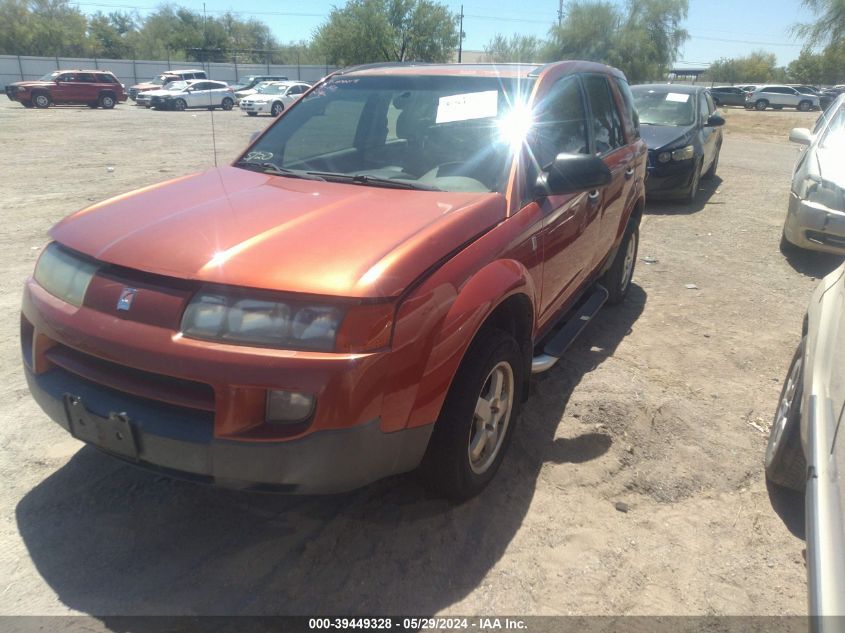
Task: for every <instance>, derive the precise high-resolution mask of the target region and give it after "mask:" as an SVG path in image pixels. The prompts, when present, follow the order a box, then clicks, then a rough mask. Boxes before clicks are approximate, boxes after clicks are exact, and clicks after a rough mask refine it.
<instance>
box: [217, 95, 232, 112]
mask: <svg viewBox="0 0 845 633" xmlns="http://www.w3.org/2000/svg"><path fill="white" fill-rule="evenodd" d="M234 106H235V102H234V101H232V100H231V99H230V98H229V97H226V98H225V99H223V103H222V104H221V106H220V107H222V108H223V109H224V110H226V111H227V112H228V111H229V110H231V109H232V108H233V107H234Z"/></svg>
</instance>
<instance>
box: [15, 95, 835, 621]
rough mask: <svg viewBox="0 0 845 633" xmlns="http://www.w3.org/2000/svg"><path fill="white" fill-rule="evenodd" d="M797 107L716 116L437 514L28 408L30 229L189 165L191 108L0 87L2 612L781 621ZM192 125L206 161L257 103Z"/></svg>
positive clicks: (818, 262)
mask: <svg viewBox="0 0 845 633" xmlns="http://www.w3.org/2000/svg"><path fill="white" fill-rule="evenodd" d="M816 116H817V114H814V113H807V114H803V113H793V112H786V111H783V112H772V111H768V112H763V113H759V112H746V111H744V110H740V109H730V110H728V111H727V119H728V126H727V127H726V136H725V143H724V147H723V149H722V157H721V162H720V166H719V173H718V176H717V178H716V179H714V180H712V181H709V182H707V181H704V185H703V186H704V187H705V190H704V191H702V192H701V196H700V199H699V202H698V203H697V205H696V206H695V207H694V208H687V207H684V206H680V205H676V204H668V203H667V204H660V205H657V204H653V205H650V206H649V208H648V209H647V213H646V217H645V220H644V224H643V227H642V232H641V235H642V243H641V247H640V257H645V256H650V257H653V258H656V259H657V260H658V261H657V263H654V264H645V263H644V262H642V261H639V262H638V264H637V270H636V272H635V286H634V287H633V288H632V291H631V294H630V299H629V301H628V302H627V303H626V304H624V305H623V306H621V307H619V308H613V309H606V310H604V311H603V312H602V313H601V314H600V315H599V316H598V317H597V319H596V321H595V322H594V323H593V324H592V325H591V326H590V327H589V328H588V329H587V330H586V331H585V333H584V334H583V335H582V337H581V338H580V339H579V340H578V341H577V342H576V344H575V345H574V346H573V347H572V349H571V351H570V352H569V353H568V355H567V357H566V358H565V359H564V362H561V363H560V364H559V365H558V366H557V367H556V368H555V369H553V370H552V371H550V372H549V373H548V374H546V375H544V376H542V377H541V378H540V379H538V380H537V381H536V384H535V385H534V394H533V396H532V398H531V399H530V401H529V402H528V403H527V405H526V407H525V408H524V410H523V415H522V417H521V420H520V428H518V429H517V433H516V435H515V438H514V443H513V444H512V447H511V451H510V453H509V455H508V457H507V459H506V460H505V462H504V464H503V467H502V470H501V471H500V474H499V476H498V478H497V479H496V480H495V482H494V484H493V485H491V486H490V487H489V488H488V489H487V490H486V491H485V492H484V493H483V494H482V495H481V496H480V497H478V498H477V499H474V500H473V501H471V502H469V503H466V504H464V505H461V506H452V505H450V504H448V503H446V502H444V501H441V500H438V499H435V498H431V497H429V496H428V495H427V494H426V493H425V492H424V491H423V490H421V489H420V488H419V487H418V485H417V484H416V483H415V482H414V481H413V478H411V477H398V478H394V479H391V480H388V481H383V482H380V483H377V484H375V485H373V486H370V487H368V488H366V489H364V490H360V491H358V492H354V493H351V494H347V495H342V496H334V497H323V498H294V497H279V496H272V495H260V494H249V493H238V492H233V491H228V490H218V489H213V488H207V487H200V486H195V485H192V484H188V483H182V482H177V481H172V480H169V479H165V478H162V477H158V476H155V475H151V474H148V473H146V472H142V471H139V470H136V469H134V468H132V467H129V466H125V465H122V464H121V463H119V462H117V461H114V460H112V459H110V458H109V457H106V456H104V455H102V454H100V453H98V452H97V451H95V450H92V449H90V448H84V447H83V446H82V444H81V443H79V442H77V441H76V440H73V439H72V438H70V437H69V436H68V435H67V434H66V433H65V432H64V431H62V430H61V429H60V428H58V427H57V426H56V425H54V424H53V423H52V422H50V421H49V420H48V419H47V417H46V416H45V415H44V414H43V413H42V412H41V410H40V409H39V408H38V407H37V406H36V405H35V403H34V402H33V401H32V399H31V398H30V397H29V394H28V391H27V388H26V385H25V382H24V378H23V375H22V373H21V370H20V350H19V343H18V311H19V301H20V291H21V286H22V283H23V280H24V279H25V277H26V276H27V275H28V274H29V273H30V272H31V270H32V267H33V265H34V262H35V260H36V257H37V255H38V253H39V249H40V248H41V247H42V246H43V244H44V243H45V241H46V234H45V232H46V230H47V229H48V227H49V226H50V225H51V224H53V223H54V222H55V221H57V220H58V219H60V218H61V217H63V216H64V215H66V214H67V213H69V212H71V211H74V210H76V209H79V208H81V207H84V206H87V205H88V204H90V203H92V202H94V201H98V200H101V199H103V198H106V197H108V196H112V195H115V194H118V193H121V192H123V191H127V190H130V189H134V188H137V187H141V186H144V185H148V184H151V183H154V182H157V181H160V180H162V179H166V178H171V177H176V176H179V175H182V174H187V173H190V172H194V171H197V170H202V169H205V168H207V167H209V166H210V165H212V163H213V153H212V137H211V134H210V132H211V127H210V122H211V121H210V118H211V117H210V115H209V113H208V112H204V111H197V112H187V113H177V112H155V111H151V110H145V109H139V108H136V107H133V106H127V105H121V106H119V107H118V108H116V109H115V110H113V111H103V110H89V109H88V108H74V107H69V108H51V109H49V110H43V111H39V110H25V109H24V108H22V107H20V106H19V105H16V104H13V103H10V102H8V101H4V102H2V103H0V146H2V147H4V148H5V150H6V151H5V153H4V156H5V158H3V159H2V163H0V192H2V196H0V214H1V215H0V218H1V219H2V222H3V226H4V227H5V228H4V230H3V232H2V233H0V240H2V241H1V242H0V253H1V254H0V257H2V265H0V288H2V293H0V315H2V323H3V327H2V329H0V354H2V358H0V372H2V373H0V385H2V386H0V444H2V451H0V477H2V481H3V486H2V489H0V516H2V524H0V578H2V579H3V581H2V583H0V614H7V615H8V614H55V615H59V614H68V613H85V614H94V615H100V616H106V615H117V614H189V615H193V614H314V613H331V614H367V613H370V614H397V613H404V614H432V613H448V614H522V615H527V614H606V615H616V614H703V615H712V614H772V615H778V614H803V613H805V612H806V582H805V571H804V565H803V561H802V549H803V547H804V543H803V541H802V540H801V532H802V529H803V528H802V518H801V514H800V513H801V507H800V504H801V499H800V498H796V497H788V496H782V495H778V494H774V493H773V494H772V495H770V493H769V491H767V488H766V484H765V480H764V477H763V472H762V457H763V451H764V447H765V441H766V433H767V429H768V426H769V424H770V421H771V415H772V412H773V410H774V406H775V401H776V398H777V395H778V391H779V389H780V385H781V381H782V379H783V376H784V373H785V371H786V367H787V365H788V362H789V359H790V356H791V354H792V351H793V349H794V346H795V345H796V344H797V342H798V340H799V336H800V327H801V318H802V315H803V312H804V309H805V306H806V301H807V298H808V296H809V293H810V291H811V289H812V288H813V286H814V285H815V283H816V279H817V278H818V277H820V276H821V275H823V274H824V273H826V272H827V271H829V270H831V269H833V268H834V267H835V266H836V265H837V264H838V260H837V259H835V258H830V257H820V256H815V255H807V256H802V257H798V258H796V259H793V260H787V259H785V258H784V256H783V255H781V253H780V252H779V250H778V240H779V237H780V230H781V225H782V222H783V217H784V214H785V211H786V203H787V192H788V187H789V180H790V173H791V168H792V164H793V162H794V160H795V158H796V156H797V153H798V148H797V146H795V145H792V144H790V143H789V142H788V141H787V139H786V133H787V131H788V129H789V128H790V127H792V126H793V125H795V124H801V125H805V126H810V125H812V122H813V121H814V120H815V118H816ZM214 122H215V124H216V144H217V150H218V160H219V161H220V162H224V161H228V160H231V159H232V158H233V157H234V156H235V154H236V153H237V152H238V150H239V149H240V148H241V147H243V145H244V144H245V143H246V141H247V139H248V138H249V136H250V134H251V133H252V132H253V131H255V130H258V129H261V128H262V127H263V126H265V125H267V124H268V123H269V119H268V118H266V117H265V118H260V119H254V118H248V117H246V116H244V115H242V114H241V113H239V112H236V111H235V112H217V113H215V114H214ZM690 283H693V284H695V285H696V286H697V289H694V290H690V289H687V288H686V287H685V285H686V284H690ZM620 501H621V502H624V503H625V504H627V506H628V511H627V512H621V511H619V510H617V509H616V508H615V504H616V502H620ZM106 622H108V620H106ZM106 626H109V625H108V624H106Z"/></svg>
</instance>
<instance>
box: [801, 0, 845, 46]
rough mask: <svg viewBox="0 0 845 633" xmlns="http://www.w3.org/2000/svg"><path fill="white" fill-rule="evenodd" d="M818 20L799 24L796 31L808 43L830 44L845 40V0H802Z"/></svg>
mask: <svg viewBox="0 0 845 633" xmlns="http://www.w3.org/2000/svg"><path fill="white" fill-rule="evenodd" d="M802 4H803V5H804V6H805V7H807V8H808V9H810V10H811V11H812V12H813V13H814V14H815V15H817V16H818V20H816V21H815V22H812V23H809V24H798V25H797V26H795V27H794V31H795V32H796V33H797V34H798V35H799V36H800V37H803V38H805V39H806V40H807V43H808V44H811V45H821V46H826V45H827V46H830V45H836V44H838V43H841V42H842V41H843V40H845V0H802Z"/></svg>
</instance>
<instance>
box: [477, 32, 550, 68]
mask: <svg viewBox="0 0 845 633" xmlns="http://www.w3.org/2000/svg"><path fill="white" fill-rule="evenodd" d="M541 44H542V42H541V41H540V39H539V38H537V37H534V36H533V35H518V34H514V35H511V37H510V39H508V38H507V37H505V36H504V35H501V34H499V33H497V34H496V35H495V36H493V39H491V40H490V42H488V44H487V46H485V47H484V57H485V59H486V60H487V61H491V62H536V61H539V60H540V45H541Z"/></svg>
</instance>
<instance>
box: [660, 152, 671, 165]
mask: <svg viewBox="0 0 845 633" xmlns="http://www.w3.org/2000/svg"><path fill="white" fill-rule="evenodd" d="M670 160H672V152H660V153H659V154H658V155H657V162H658V163H668V162H669V161H670Z"/></svg>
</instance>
